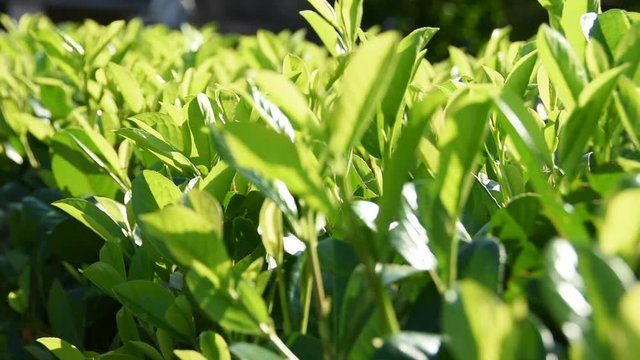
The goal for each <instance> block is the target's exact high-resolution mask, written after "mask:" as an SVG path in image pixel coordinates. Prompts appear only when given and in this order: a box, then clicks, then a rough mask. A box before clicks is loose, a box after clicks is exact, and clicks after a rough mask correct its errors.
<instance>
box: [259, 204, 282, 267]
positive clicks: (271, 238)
mask: <svg viewBox="0 0 640 360" xmlns="http://www.w3.org/2000/svg"><path fill="white" fill-rule="evenodd" d="M259 229H260V231H261V236H262V245H264V248H265V249H266V250H267V254H269V255H270V256H272V257H273V258H274V260H275V262H276V264H278V265H281V264H282V260H283V259H284V234H283V231H282V213H281V212H280V210H278V207H277V205H276V204H275V203H273V202H271V201H270V200H265V202H264V203H263V204H262V208H261V209H260V227H259Z"/></svg>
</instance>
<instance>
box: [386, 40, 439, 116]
mask: <svg viewBox="0 0 640 360" xmlns="http://www.w3.org/2000/svg"><path fill="white" fill-rule="evenodd" d="M438 30H439V29H438V28H430V27H424V28H420V29H416V30H414V31H413V32H412V33H411V34H409V35H407V36H406V37H405V38H404V39H402V41H400V44H399V45H398V49H397V52H398V66H397V68H396V71H395V72H394V73H393V75H392V78H391V82H390V83H389V89H388V90H387V94H386V95H385V96H384V98H383V100H382V112H383V113H384V119H385V123H386V124H387V125H389V126H390V125H393V123H394V122H395V120H396V117H397V115H398V112H399V111H400V109H401V105H402V101H403V100H404V96H405V93H406V92H407V87H408V86H409V82H410V81H411V78H412V77H413V74H414V69H415V68H416V65H417V63H419V61H420V60H422V56H421V55H422V49H424V47H425V46H427V43H429V41H430V40H431V38H433V36H434V35H435V34H436V32H438Z"/></svg>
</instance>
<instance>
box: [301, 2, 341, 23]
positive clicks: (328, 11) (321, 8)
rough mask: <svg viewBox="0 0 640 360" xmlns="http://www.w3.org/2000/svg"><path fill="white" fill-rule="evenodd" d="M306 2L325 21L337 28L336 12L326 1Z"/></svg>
mask: <svg viewBox="0 0 640 360" xmlns="http://www.w3.org/2000/svg"><path fill="white" fill-rule="evenodd" d="M308 2H309V4H311V6H313V8H314V9H315V10H316V11H317V12H318V14H320V15H321V16H322V17H323V18H324V19H325V20H327V21H329V22H330V23H332V24H334V25H336V26H337V23H336V12H335V11H334V10H333V7H332V6H331V5H330V4H329V3H328V2H327V1H326V0H308Z"/></svg>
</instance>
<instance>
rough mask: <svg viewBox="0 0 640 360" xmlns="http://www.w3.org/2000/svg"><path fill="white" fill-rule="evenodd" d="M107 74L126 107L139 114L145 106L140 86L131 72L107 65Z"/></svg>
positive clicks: (115, 65)
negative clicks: (120, 94)
mask: <svg viewBox="0 0 640 360" xmlns="http://www.w3.org/2000/svg"><path fill="white" fill-rule="evenodd" d="M107 73H108V74H109V75H110V76H111V78H112V79H113V82H114V83H115V84H116V85H117V86H118V89H119V90H120V92H121V93H122V97H123V98H124V101H125V103H126V104H127V106H129V108H130V109H131V110H132V111H133V112H136V113H139V112H140V111H141V110H142V108H143V107H144V106H145V101H144V96H143V95H142V90H141V88H140V84H138V82H137V81H136V79H135V78H134V77H133V75H132V74H131V72H129V70H127V69H126V68H124V67H122V66H120V65H118V64H115V63H109V64H108V65H107Z"/></svg>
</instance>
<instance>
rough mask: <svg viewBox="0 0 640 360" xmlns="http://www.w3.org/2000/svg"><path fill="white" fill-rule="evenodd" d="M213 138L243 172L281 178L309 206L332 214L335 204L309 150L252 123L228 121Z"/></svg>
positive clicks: (223, 152)
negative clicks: (326, 189) (333, 204)
mask: <svg viewBox="0 0 640 360" xmlns="http://www.w3.org/2000/svg"><path fill="white" fill-rule="evenodd" d="M214 139H215V141H216V146H217V149H218V151H219V152H220V156H222V158H223V159H224V160H225V161H226V162H228V163H229V164H231V165H232V166H233V167H235V168H236V169H238V170H239V171H240V172H246V171H249V172H254V173H255V174H257V175H258V176H260V177H262V178H266V179H269V180H271V181H276V180H278V181H281V182H283V183H284V184H286V186H287V187H288V188H289V189H290V190H291V191H292V192H293V193H295V194H297V195H299V196H300V197H301V198H303V199H305V200H306V201H307V202H308V204H309V206H312V207H313V208H315V209H318V210H320V211H322V212H323V213H325V214H331V210H332V203H331V200H330V198H329V196H328V194H327V192H326V191H325V188H324V186H323V183H322V179H321V177H320V175H319V174H318V163H317V160H316V158H315V156H314V155H313V154H312V153H311V152H310V151H308V150H307V149H304V148H302V147H300V146H297V145H295V144H293V143H292V142H291V141H290V140H289V139H288V138H287V137H286V136H285V135H281V134H278V133H276V132H275V131H273V130H271V129H267V128H265V127H262V126H257V125H256V124H252V123H230V124H227V125H226V126H225V127H224V128H223V129H221V130H220V131H217V130H216V131H214ZM256 139H260V141H255V140H256ZM273 200H275V199H273Z"/></svg>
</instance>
